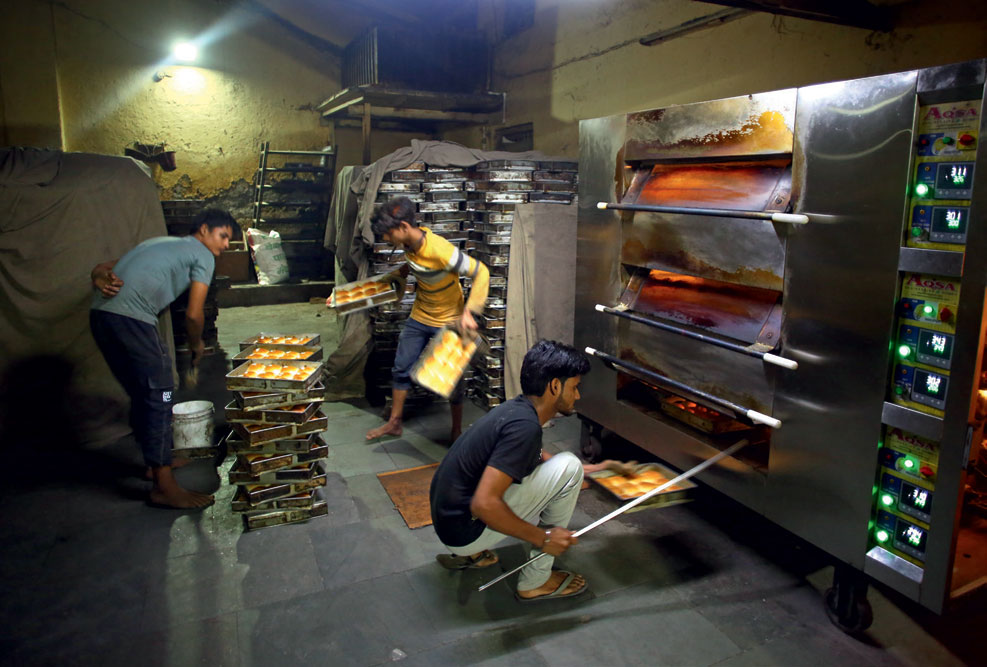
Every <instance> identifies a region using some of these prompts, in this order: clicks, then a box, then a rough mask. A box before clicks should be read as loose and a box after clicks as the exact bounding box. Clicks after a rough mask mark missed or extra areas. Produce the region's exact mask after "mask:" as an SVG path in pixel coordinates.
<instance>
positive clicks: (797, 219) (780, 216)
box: [771, 213, 809, 225]
mask: <svg viewBox="0 0 987 667" xmlns="http://www.w3.org/2000/svg"><path fill="white" fill-rule="evenodd" d="M771 222H787V223H788V224H790V225H804V224H806V223H807V222H809V216H807V215H802V214H801V213H772V214H771Z"/></svg>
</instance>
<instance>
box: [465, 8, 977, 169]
mask: <svg viewBox="0 0 987 667" xmlns="http://www.w3.org/2000/svg"><path fill="white" fill-rule="evenodd" d="M506 6H507V7H509V3H508V4H507V5H506ZM504 7H505V3H504V2H503V1H502V0H491V2H490V4H489V5H488V14H487V18H486V23H487V25H495V24H496V23H497V22H498V21H497V18H498V17H499V16H501V15H502V12H503V11H504ZM900 7H901V11H902V15H901V19H900V21H899V23H898V25H899V27H898V28H897V29H896V30H894V31H893V32H891V33H876V32H871V31H868V30H864V29H860V28H851V27H845V26H838V25H833V24H828V23H821V22H816V21H805V20H800V19H793V18H782V17H775V16H772V15H770V14H764V13H756V14H752V15H749V16H746V17H743V18H740V19H738V20H735V21H732V22H730V23H727V24H724V25H721V26H718V27H715V28H709V29H706V30H702V31H699V32H694V33H690V34H687V35H685V36H681V37H677V38H674V39H672V40H670V41H668V42H665V43H662V44H658V45H655V46H642V45H640V44H639V43H638V39H639V38H640V37H642V36H644V35H647V34H649V33H653V32H658V31H662V30H667V29H669V28H673V27H675V26H677V25H679V24H681V23H683V22H685V21H688V20H690V19H693V18H696V17H699V16H706V15H709V14H712V13H714V12H716V11H719V10H720V9H723V7H719V6H717V5H712V4H706V3H702V2H689V1H687V0H663V1H662V2H654V1H653V0H620V1H619V2H587V1H580V2H572V1H571V0H536V7H535V19H534V21H535V22H534V25H533V26H532V27H531V28H529V29H527V30H525V31H523V32H521V33H520V34H518V35H515V36H513V37H510V38H508V39H506V40H501V41H500V42H499V43H498V44H497V46H496V48H495V61H494V72H493V85H492V89H493V90H497V91H504V92H506V93H507V118H506V125H515V124H519V123H524V122H532V123H533V125H534V147H535V148H536V149H538V150H541V151H544V152H546V153H550V154H560V155H568V156H573V157H574V156H576V155H578V152H579V150H578V141H579V125H578V121H579V120H580V119H584V118H594V117H598V116H606V115H610V114H615V113H622V112H627V111H634V110H640V109H648V108H654V107H659V106H666V105H669V104H681V103H687V102H695V101H700V100H707V99H717V98H721V97H730V96H734V95H742V94H746V93H752V92H760V91H768V90H777V89H781V88H788V87H794V86H802V85H807V84H812V83H821V82H825V81H835V80H840V79H850V78H858V77H864V76H871V75H876V74H884V73H888V72H895V71H901V70H908V69H912V68H917V67H927V66H932V65H942V64H947V63H952V62H960V61H963V60H970V59H973V58H982V57H985V56H987V3H982V2H981V3H970V2H966V1H964V0H936V1H935V2H931V1H928V0H920V1H919V2H913V3H908V4H904V5H901V6H900ZM447 137H448V138H450V139H452V140H454V141H459V142H461V143H468V144H473V145H478V144H479V142H480V133H479V131H478V130H469V131H460V132H451V133H448V134H447Z"/></svg>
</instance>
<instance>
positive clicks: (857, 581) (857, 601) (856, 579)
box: [823, 564, 874, 635]
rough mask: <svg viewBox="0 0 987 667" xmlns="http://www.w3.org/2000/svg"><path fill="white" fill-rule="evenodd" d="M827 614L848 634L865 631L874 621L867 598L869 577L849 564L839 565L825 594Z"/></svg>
mask: <svg viewBox="0 0 987 667" xmlns="http://www.w3.org/2000/svg"><path fill="white" fill-rule="evenodd" d="M823 603H824V604H825V606H826V615H827V616H829V620H830V621H831V622H832V623H833V625H835V626H836V627H838V628H839V629H840V630H842V631H843V632H845V633H847V634H851V635H852V634H857V633H860V632H863V631H864V630H866V629H867V628H869V627H870V626H871V623H873V622H874V610H873V609H872V608H871V606H870V602H868V600H867V579H866V578H865V577H864V576H863V575H861V574H860V573H859V572H858V571H857V570H855V569H853V568H851V567H849V566H847V565H842V564H841V565H837V566H836V571H835V572H834V573H833V587H832V588H830V589H828V590H827V591H826V593H825V595H824V596H823Z"/></svg>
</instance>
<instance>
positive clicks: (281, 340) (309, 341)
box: [240, 332, 321, 351]
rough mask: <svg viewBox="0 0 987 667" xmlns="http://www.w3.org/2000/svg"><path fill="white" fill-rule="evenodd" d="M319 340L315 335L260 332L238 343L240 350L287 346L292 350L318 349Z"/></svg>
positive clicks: (317, 335)
mask: <svg viewBox="0 0 987 667" xmlns="http://www.w3.org/2000/svg"><path fill="white" fill-rule="evenodd" d="M320 340H321V339H320V337H319V334H317V333H300V334H290V333H264V332H261V333H259V334H257V335H256V336H251V337H250V338H248V339H246V340H242V341H240V350H241V351H242V350H246V349H247V348H248V347H253V346H254V345H288V346H291V347H292V348H293V349H298V348H299V347H318V346H319V341H320ZM289 341H290V342H289Z"/></svg>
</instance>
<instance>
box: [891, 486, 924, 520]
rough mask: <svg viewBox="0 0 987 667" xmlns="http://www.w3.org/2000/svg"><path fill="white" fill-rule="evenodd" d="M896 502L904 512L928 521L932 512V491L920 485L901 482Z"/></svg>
mask: <svg viewBox="0 0 987 667" xmlns="http://www.w3.org/2000/svg"><path fill="white" fill-rule="evenodd" d="M898 503H899V506H900V507H901V510H902V511H903V512H905V513H906V514H911V515H913V516H916V517H918V518H919V519H923V520H925V521H928V520H929V515H930V514H931V513H932V492H931V491H929V490H928V489H923V488H922V487H920V486H915V485H914V484H909V483H908V482H902V483H901V498H900V499H899V501H898Z"/></svg>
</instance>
